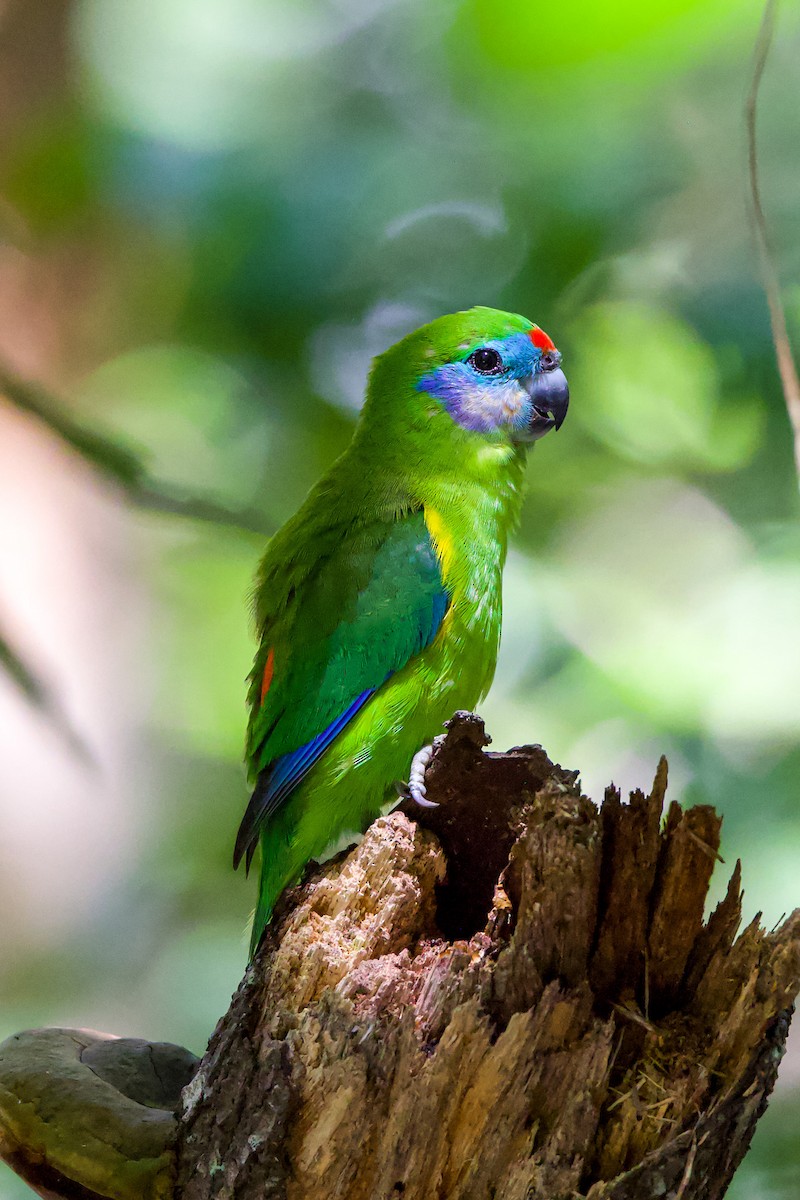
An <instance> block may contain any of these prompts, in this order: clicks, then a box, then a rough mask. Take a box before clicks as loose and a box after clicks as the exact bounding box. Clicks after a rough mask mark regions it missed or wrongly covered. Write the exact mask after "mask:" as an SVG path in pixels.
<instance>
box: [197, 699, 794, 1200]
mask: <svg viewBox="0 0 800 1200" xmlns="http://www.w3.org/2000/svg"><path fill="white" fill-rule="evenodd" d="M486 742H487V739H486V736H485V734H484V730H483V725H482V723H481V722H480V721H479V720H478V719H477V718H476V717H473V716H471V715H469V714H459V715H458V716H457V717H456V718H454V719H453V721H451V722H450V727H449V731H448V735H447V738H446V740H445V742H444V745H443V746H442V747H441V748H440V749H439V750H438V753H437V755H436V758H435V760H434V764H433V767H432V768H431V770H430V771H429V774H428V780H427V783H428V796H429V798H431V799H433V800H436V801H438V802H439V805H440V807H439V808H437V809H431V810H427V809H426V810H419V809H415V808H414V807H413V806H411V805H407V806H405V807H404V810H403V811H397V812H395V813H393V814H392V815H391V816H389V817H386V818H383V819H381V820H379V821H376V822H375V824H374V825H373V826H372V828H371V829H370V830H369V832H368V833H367V835H366V837H365V838H364V840H363V841H362V842H361V844H360V845H359V846H358V847H356V848H355V849H354V850H351V851H350V852H349V853H348V854H347V855H346V856H343V857H340V858H339V859H338V860H336V861H335V862H334V863H332V864H328V865H327V866H326V867H325V868H324V869H317V870H315V871H314V872H313V873H312V874H311V875H310V876H309V877H308V878H307V879H306V881H305V882H304V884H303V885H302V886H301V887H299V888H297V889H295V890H294V891H293V892H290V893H288V894H287V895H286V896H285V897H284V899H283V901H282V903H281V906H280V908H279V911H278V912H277V914H276V918H275V920H274V921H273V923H272V925H271V927H270V929H269V931H268V933H267V937H266V939H265V941H264V943H263V944H262V947H261V950H260V952H259V955H258V958H257V961H256V963H255V964H254V966H253V967H251V968H250V969H249V971H248V973H247V976H246V978H245V980H244V982H243V984H242V986H241V988H240V989H239V992H238V993H237V995H236V996H235V997H234V999H233V1003H232V1007H231V1010H230V1012H229V1013H228V1015H227V1016H226V1017H225V1018H224V1019H223V1020H222V1021H221V1022H220V1024H219V1026H218V1028H217V1031H216V1033H215V1034H214V1037H213V1039H212V1041H211V1044H210V1046H209V1050H208V1053H207V1055H206V1057H205V1059H204V1060H203V1063H202V1066H201V1068H200V1071H199V1073H198V1075H197V1076H196V1077H195V1079H194V1080H193V1082H192V1084H191V1085H190V1086H189V1088H187V1089H186V1091H185V1092H184V1107H183V1111H182V1113H181V1114H180V1127H179V1129H180V1131H179V1138H178V1147H177V1180H178V1188H177V1195H179V1196H180V1197H182V1198H183V1200H206V1198H209V1197H212V1196H214V1197H234V1196H235V1197H236V1198H237V1200H250V1198H251V1197H252V1198H253V1200H256V1197H257V1198H258V1200H264V1198H273V1197H274V1198H281V1200H323V1198H324V1200H392V1198H395V1197H401V1196H402V1197H403V1200H490V1198H492V1200H553V1198H554V1197H559V1198H561V1197H563V1198H572V1200H579V1198H580V1197H588V1198H589V1200H650V1198H651V1197H665V1198H669V1197H674V1198H677V1197H678V1196H680V1200H700V1198H702V1200H716V1198H717V1197H721V1196H722V1195H723V1194H724V1192H725V1189H726V1187H727V1184H728V1182H729V1181H730V1178H731V1175H732V1174H733V1171H734V1170H735V1168H736V1166H737V1165H738V1162H739V1161H740V1159H741V1157H742V1155H743V1154H744V1152H745V1150H746V1149H747V1146H748V1144H749V1141H750V1138H751V1137H752V1133H753V1130H754V1128H755V1124H756V1121H757V1119H758V1117H759V1116H760V1114H761V1112H762V1111H763V1108H764V1106H765V1104H766V1100H767V1097H768V1095H769V1092H770V1090H771V1088H772V1085H773V1083H774V1080H775V1075H776V1072H777V1066H778V1063H779V1061H780V1057H781V1054H782V1050H783V1043H784V1040H785V1036H786V1031H787V1028H788V1021H789V1017H790V1013H791V1009H792V1005H793V1002H794V999H795V996H796V994H797V992H798V989H800V914H799V913H795V914H794V915H793V916H792V917H790V918H789V920H788V921H786V922H785V923H784V924H783V925H782V926H781V927H780V928H779V929H778V930H776V931H775V932H773V933H771V934H766V933H765V932H764V931H763V930H762V929H761V928H760V926H759V924H758V923H757V922H753V923H752V924H751V925H750V926H748V927H747V928H746V929H745V930H744V932H743V933H741V934H740V935H739V937H738V938H737V937H736V931H737V929H738V926H739V922H740V916H741V898H742V897H741V887H740V870H739V865H738V864H737V865H736V868H735V869H734V872H733V875H732V878H731V881H730V886H729V888H728V892H727V895H726V897H725V899H724V900H723V901H722V903H721V904H720V905H719V906H718V907H717V909H716V911H715V912H714V913H713V914H712V915H711V917H710V918H709V920H708V921H707V922H706V923H704V922H703V909H704V902H705V897H706V892H707V888H708V884H709V880H710V878H711V872H712V870H713V868H714V865H715V862H716V860H717V859H718V849H719V833H720V819H719V817H717V815H716V814H715V813H714V811H713V810H712V809H710V808H708V807H705V806H698V807H696V808H691V809H688V810H686V811H683V810H682V809H681V808H680V807H679V806H678V805H677V804H674V803H673V804H671V805H670V807H669V810H668V813H667V816H666V819H665V820H664V822H663V824H662V806H663V802H664V797H665V791H666V782H667V769H666V763H665V762H664V761H663V760H662V762H661V764H660V765H659V768H658V771H657V773H656V778H655V783H654V786H653V789H652V791H651V793H650V795H649V796H645V795H643V794H642V793H641V792H636V793H634V794H633V795H632V796H631V798H630V802H629V803H627V804H623V803H622V802H621V800H620V797H619V795H618V794H617V793H616V792H615V791H614V790H613V789H611V790H609V791H608V792H607V794H606V798H605V802H604V804H603V806H602V808H601V809H598V808H596V807H595V806H594V805H593V804H592V803H591V802H590V801H589V800H588V799H586V798H585V797H584V796H582V795H581V793H580V790H579V787H578V784H577V780H576V775H575V773H574V772H568V771H564V770H562V769H561V768H560V767H558V766H554V765H553V764H552V763H551V762H550V761H549V760H548V759H547V757H546V755H545V754H544V752H543V751H542V750H541V749H540V748H539V747H522V748H520V749H517V750H514V751H511V752H510V753H508V754H487V753H485V752H484V746H485V745H486Z"/></svg>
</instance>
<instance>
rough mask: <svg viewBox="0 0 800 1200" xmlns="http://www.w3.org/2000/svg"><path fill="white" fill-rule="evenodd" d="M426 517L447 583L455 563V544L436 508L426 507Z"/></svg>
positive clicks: (443, 576)
mask: <svg viewBox="0 0 800 1200" xmlns="http://www.w3.org/2000/svg"><path fill="white" fill-rule="evenodd" d="M424 515H425V524H426V526H427V528H428V533H429V534H430V535H431V541H432V542H433V548H434V550H435V551H436V557H437V558H438V559H439V562H440V563H441V564H442V578H443V580H444V582H445V583H447V582H448V580H449V578H450V576H451V574H452V569H453V566H454V563H455V543H454V541H453V537H452V534H451V533H450V531H449V530H448V529H447V528H446V527H445V523H444V521H443V520H442V518H441V516H440V515H439V513H438V512H437V511H436V509H435V508H428V507H427V506H426V508H425V510H424Z"/></svg>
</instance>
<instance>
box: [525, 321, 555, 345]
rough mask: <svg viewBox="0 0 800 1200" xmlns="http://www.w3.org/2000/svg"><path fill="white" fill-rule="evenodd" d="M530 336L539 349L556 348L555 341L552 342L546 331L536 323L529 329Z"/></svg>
mask: <svg viewBox="0 0 800 1200" xmlns="http://www.w3.org/2000/svg"><path fill="white" fill-rule="evenodd" d="M528 337H529V338H530V339H531V341H532V342H533V344H534V346H536V347H537V349H539V350H555V348H556V346H555V342H551V341H550V338H549V337H548V336H547V334H546V333H545V331H544V330H543V329H539V328H537V326H536V325H534V327H533V329H531V330H530V331H529V333H528Z"/></svg>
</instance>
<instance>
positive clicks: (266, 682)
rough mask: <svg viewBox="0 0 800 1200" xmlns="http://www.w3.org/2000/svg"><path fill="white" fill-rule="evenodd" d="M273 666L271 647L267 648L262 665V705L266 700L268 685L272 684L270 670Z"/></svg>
mask: <svg viewBox="0 0 800 1200" xmlns="http://www.w3.org/2000/svg"><path fill="white" fill-rule="evenodd" d="M274 665H275V650H274V648H273V647H272V646H270V648H269V654H268V655H267V661H266V663H265V664H264V678H263V679H262V680H261V703H262V704H263V703H264V701H265V700H266V698H267V692H268V691H269V687H270V684H271V683H272V668H273V666H274Z"/></svg>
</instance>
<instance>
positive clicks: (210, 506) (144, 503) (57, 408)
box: [0, 365, 273, 537]
mask: <svg viewBox="0 0 800 1200" xmlns="http://www.w3.org/2000/svg"><path fill="white" fill-rule="evenodd" d="M0 396H5V397H6V399H7V400H8V401H9V402H10V403H11V404H13V405H14V407H15V408H17V409H19V410H20V411H21V412H24V413H27V414H28V415H29V416H32V417H35V418H36V420H37V421H39V422H40V423H41V424H42V425H44V426H45V427H46V428H47V429H49V430H50V432H51V433H54V434H55V435H56V437H58V438H59V439H60V440H61V441H62V442H64V444H65V445H67V446H69V447H70V449H71V450H74V451H75V453H76V454H78V455H80V457H81V458H82V459H83V460H84V462H87V463H89V464H90V466H92V467H94V469H95V470H96V471H98V472H99V473H100V474H101V475H103V476H105V478H106V479H108V480H110V481H111V482H112V483H114V484H116V485H117V486H118V487H120V488H121V489H122V491H123V492H124V494H125V496H126V497H127V499H128V500H130V501H131V503H133V504H135V505H137V506H138V507H140V508H144V509H150V510H153V511H156V512H163V513H170V514H172V515H173V516H178V517H186V518H189V519H192V520H195V521H205V522H208V523H209V524H212V525H225V526H228V527H230V528H234V529H241V530H244V531H246V532H248V533H261V534H264V535H265V536H267V537H268V536H269V535H270V534H271V533H272V532H273V528H272V527H271V525H270V523H269V522H268V520H267V519H266V518H265V516H264V514H263V513H261V512H259V511H258V510H257V509H255V508H243V509H237V508H229V507H228V506H227V505H224V504H220V503H219V502H218V501H216V500H211V499H208V498H206V497H204V496H186V495H183V494H182V493H181V492H179V491H177V490H175V489H172V488H170V487H168V486H165V485H164V484H162V483H159V482H157V481H155V480H153V479H151V478H150V476H149V474H148V471H147V468H146V466H145V464H144V463H143V462H142V460H141V458H140V457H139V456H138V455H137V454H136V453H134V451H132V450H130V449H128V448H127V447H125V446H121V445H119V443H118V442H115V441H114V440H113V439H112V438H109V437H106V436H104V435H103V434H100V433H95V432H94V431H93V430H91V429H87V428H86V427H85V426H84V425H82V424H81V423H80V422H79V421H76V420H75V419H74V418H73V417H72V416H71V415H70V414H69V412H67V411H66V410H65V408H64V407H63V406H62V405H60V404H59V403H58V402H57V401H56V400H54V399H53V397H52V396H50V395H48V394H47V392H45V391H44V389H43V388H41V387H39V386H38V385H36V384H32V383H28V382H26V381H24V380H21V379H18V378H17V377H16V376H14V375H12V374H11V372H9V371H8V370H7V369H6V368H5V367H3V366H2V365H0Z"/></svg>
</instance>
